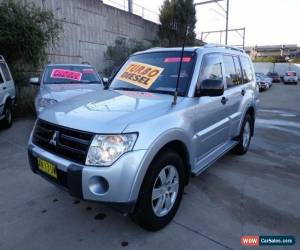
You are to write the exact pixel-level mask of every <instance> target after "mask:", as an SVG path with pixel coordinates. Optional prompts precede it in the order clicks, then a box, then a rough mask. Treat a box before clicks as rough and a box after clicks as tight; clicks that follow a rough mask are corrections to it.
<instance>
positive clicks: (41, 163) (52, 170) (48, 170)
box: [37, 158, 57, 179]
mask: <svg viewBox="0 0 300 250" xmlns="http://www.w3.org/2000/svg"><path fill="white" fill-rule="evenodd" d="M37 163H38V169H39V170H40V171H41V172H43V173H45V174H47V175H50V176H51V177H53V178H55V179H57V171H56V166H55V165H53V164H52V163H50V162H47V161H45V160H42V159H40V158H38V159H37Z"/></svg>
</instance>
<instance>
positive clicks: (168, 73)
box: [110, 51, 196, 95]
mask: <svg viewBox="0 0 300 250" xmlns="http://www.w3.org/2000/svg"><path fill="white" fill-rule="evenodd" d="M180 55H181V52H180V51H170V52H153V53H145V54H139V55H134V56H131V57H130V58H129V59H128V60H127V62H126V63H125V64H124V65H123V67H122V68H121V69H120V71H119V72H118V73H117V75H116V77H115V78H114V79H113V80H112V82H111V84H110V89H115V90H126V91H147V92H154V93H166V94H171V93H174V91H175V88H176V81H177V77H178V69H179V64H180V58H181V57H180ZM195 57H196V55H195V54H194V53H193V52H185V53H184V56H183V60H182V68H181V72H180V80H179V87H178V93H179V95H185V93H186V91H187V89H188V87H189V85H190V80H191V77H192V75H193V70H194V62H195Z"/></svg>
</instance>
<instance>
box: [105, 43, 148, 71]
mask: <svg viewBox="0 0 300 250" xmlns="http://www.w3.org/2000/svg"><path fill="white" fill-rule="evenodd" d="M150 47H151V44H149V45H145V44H144V43H143V42H140V41H136V40H134V39H126V38H123V37H119V38H117V39H116V40H115V44H114V45H112V46H108V47H107V50H106V53H105V58H106V60H107V61H108V66H107V67H106V69H105V70H104V74H105V75H106V76H110V75H111V74H112V73H113V72H114V71H115V70H116V69H117V68H118V67H119V66H120V65H122V63H123V62H124V61H125V60H126V58H127V57H128V56H129V55H131V54H133V53H135V52H137V51H142V50H145V49H148V48H150Z"/></svg>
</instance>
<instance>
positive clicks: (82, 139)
mask: <svg viewBox="0 0 300 250" xmlns="http://www.w3.org/2000/svg"><path fill="white" fill-rule="evenodd" d="M54 134H56V136H54ZM92 139H93V134H92V133H89V132H83V131H79V130H75V129H70V128H66V127H62V126H58V125H56V124H52V123H49V122H46V121H43V120H40V119H39V120H38V121H37V124H36V127H35V130H34V133H33V139H32V141H33V143H34V144H36V145H37V146H39V147H41V148H43V149H45V150H47V151H49V152H51V153H54V154H55V155H57V156H61V157H63V158H65V159H68V160H71V161H73V162H77V163H80V164H85V159H86V155H87V152H88V149H89V146H90V144H91V141H92ZM51 142H52V143H51Z"/></svg>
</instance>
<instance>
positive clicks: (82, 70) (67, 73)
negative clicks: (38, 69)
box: [44, 65, 101, 84]
mask: <svg viewBox="0 0 300 250" xmlns="http://www.w3.org/2000/svg"><path fill="white" fill-rule="evenodd" d="M44 83H45V84H76V83H77V84H88V83H101V80H100V78H99V76H98V74H97V73H96V72H95V70H94V69H93V68H91V67H87V66H72V65H64V66H60V65H56V66H55V65H54V66H48V67H47V68H46V70H45V74H44Z"/></svg>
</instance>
